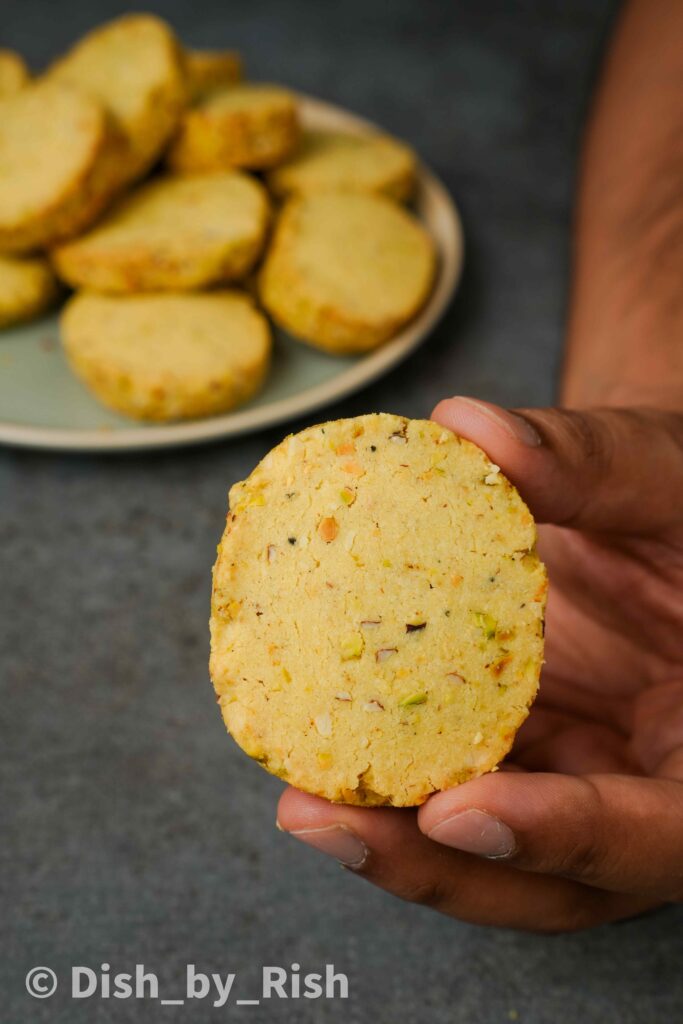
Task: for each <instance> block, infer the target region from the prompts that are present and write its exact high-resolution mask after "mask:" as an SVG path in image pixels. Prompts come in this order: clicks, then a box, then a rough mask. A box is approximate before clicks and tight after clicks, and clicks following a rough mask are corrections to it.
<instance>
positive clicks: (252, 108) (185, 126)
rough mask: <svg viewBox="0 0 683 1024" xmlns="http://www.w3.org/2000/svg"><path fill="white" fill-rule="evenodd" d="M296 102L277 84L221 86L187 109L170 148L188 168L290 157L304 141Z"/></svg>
mask: <svg viewBox="0 0 683 1024" xmlns="http://www.w3.org/2000/svg"><path fill="white" fill-rule="evenodd" d="M299 135H300V127H299V116H298V111H297V104H296V100H295V98H294V96H293V95H292V93H290V92H288V91H287V90H286V89H282V88H281V87H280V86H276V85H261V84H258V85H257V84H251V83H248V84H245V85H235V86H230V87H228V88H224V89H217V90H214V91H213V92H210V93H209V94H208V95H207V96H205V97H204V98H203V99H202V100H200V102H199V103H198V105H197V106H196V107H193V108H192V109H191V110H188V111H187V113H186V114H185V116H184V118H183V120H182V123H181V126H180V131H179V132H178V135H177V136H176V138H175V141H174V142H173V144H172V146H171V149H170V151H169V154H168V162H169V165H170V166H171V168H172V169H173V170H174V171H179V172H181V173H184V174H188V173H190V174H191V173H193V172H204V171H216V170H222V169H224V168H226V167H246V168H253V169H255V170H259V169H262V168H266V167H273V166H274V165H276V164H278V163H280V162H281V161H282V160H285V159H286V158H287V157H288V156H289V155H290V153H291V152H292V151H293V150H294V148H295V146H296V144H297V142H298V141H299Z"/></svg>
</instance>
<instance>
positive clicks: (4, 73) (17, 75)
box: [0, 50, 31, 96]
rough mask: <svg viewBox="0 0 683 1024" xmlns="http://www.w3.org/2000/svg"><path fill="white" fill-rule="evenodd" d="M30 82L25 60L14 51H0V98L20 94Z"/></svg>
mask: <svg viewBox="0 0 683 1024" xmlns="http://www.w3.org/2000/svg"><path fill="white" fill-rule="evenodd" d="M30 80H31V75H30V74H29V70H28V68H27V67H26V62H25V61H24V58H23V57H22V56H20V55H19V54H18V53H15V52H14V50H0V96H10V95H11V94H12V93H15V92H19V90H20V89H23V88H24V86H25V85H28V83H29V82H30Z"/></svg>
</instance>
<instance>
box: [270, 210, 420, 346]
mask: <svg viewBox="0 0 683 1024" xmlns="http://www.w3.org/2000/svg"><path fill="white" fill-rule="evenodd" d="M435 269H436V255H435V250H434V243H433V242H432V239H431V237H430V236H429V235H428V234H427V232H426V231H425V229H424V228H423V227H422V225H421V224H420V223H419V222H418V221H417V220H416V219H415V218H414V217H412V216H411V215H410V214H409V213H408V212H407V211H405V210H403V209H401V208H400V207H399V206H397V205H396V204H395V203H393V202H392V201H391V200H389V199H386V198H385V197H383V196H373V195H363V194H362V193H360V192H358V193H353V192H320V193H313V194H311V195H310V196H302V197H299V198H295V199H292V200H290V201H289V202H288V203H287V204H286V205H285V207H284V209H283V212H282V214H281V216H280V219H279V221H278V224H277V227H276V230H275V235H274V239H273V242H272V245H271V247H270V249H269V251H268V255H267V257H266V260H265V263H264V265H263V268H262V270H261V274H260V294H261V300H262V302H263V304H264V305H265V307H266V309H267V310H268V312H269V313H271V315H272V316H273V317H274V319H275V320H276V321H277V322H278V323H279V324H280V325H281V326H282V327H284V328H285V329H286V330H287V331H289V332H290V333H291V334H293V335H295V336H296V337H297V338H300V339H302V340H303V341H307V342H309V343H310V344H311V345H314V346H315V347H316V348H321V349H324V350H325V351H327V352H332V353H353V352H365V351H367V350H369V349H372V348H375V347H376V346H378V345H381V344H382V342H384V341H387V340H388V339H389V338H391V337H392V336H393V335H394V334H396V332H397V331H398V330H400V328H401V327H403V326H404V324H406V323H407V322H408V321H409V320H411V319H412V318H413V317H414V316H415V314H416V313H417V312H418V311H419V310H420V308H421V307H422V306H423V305H424V303H425V301H426V299H427V297H428V296H429V293H430V290H431V287H432V283H433V281H434V274H435Z"/></svg>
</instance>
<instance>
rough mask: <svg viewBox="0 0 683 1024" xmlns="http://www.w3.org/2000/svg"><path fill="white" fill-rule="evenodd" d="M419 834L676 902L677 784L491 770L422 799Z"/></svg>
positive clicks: (682, 868)
mask: <svg viewBox="0 0 683 1024" xmlns="http://www.w3.org/2000/svg"><path fill="white" fill-rule="evenodd" d="M418 822H419V827H420V830H421V831H422V832H423V833H425V834H426V835H427V836H428V837H429V838H430V839H432V840H434V841H435V842H437V843H443V844H444V845H446V846H450V847H454V848H456V849H458V850H463V851H466V852H469V853H478V854H479V855H482V856H484V857H493V858H495V859H497V860H501V859H502V860H505V861H507V862H508V863H509V864H511V865H512V866H514V867H516V868H521V869H522V870H524V871H530V872H534V873H541V874H549V875H559V876H561V877H564V878H571V879H573V880H574V881H578V882H582V883H583V884H584V885H590V886H597V887H598V888H601V889H607V890H611V891H612V892H622V893H624V892H628V893H635V894H637V895H639V896H646V897H649V898H652V899H655V900H658V901H669V900H681V899H683V782H681V781H679V780H677V779H662V778H655V779H646V778H642V777H640V776H627V775H585V776H573V775H553V774H550V773H548V774H544V773H529V774H526V773H524V772H500V773H499V774H496V775H485V776H483V777H482V778H480V779H475V780H473V781H472V782H465V783H464V784H463V785H461V786H458V787H457V788H456V789H452V790H447V791H445V792H443V793H438V794H436V795H435V796H433V797H431V798H430V799H429V800H428V801H427V803H426V804H425V805H424V806H423V807H421V808H420V811H419V814H418Z"/></svg>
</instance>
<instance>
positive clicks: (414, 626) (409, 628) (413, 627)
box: [406, 622, 427, 633]
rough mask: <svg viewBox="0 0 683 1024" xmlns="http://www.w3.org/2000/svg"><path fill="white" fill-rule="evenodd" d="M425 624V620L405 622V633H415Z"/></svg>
mask: <svg viewBox="0 0 683 1024" xmlns="http://www.w3.org/2000/svg"><path fill="white" fill-rule="evenodd" d="M426 625H427V623H426V622H406V633H417V632H418V630H420V629H424V628H425V626H426Z"/></svg>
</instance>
